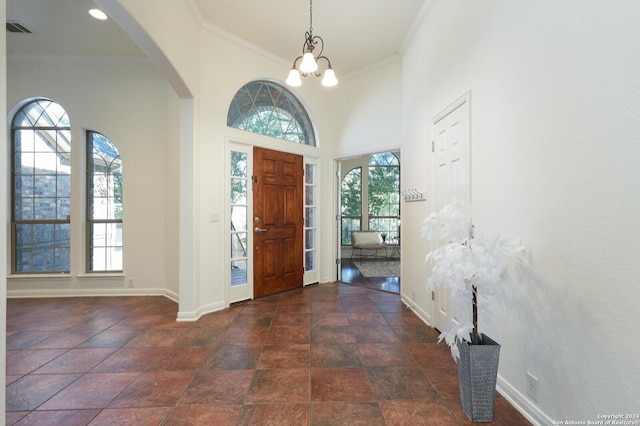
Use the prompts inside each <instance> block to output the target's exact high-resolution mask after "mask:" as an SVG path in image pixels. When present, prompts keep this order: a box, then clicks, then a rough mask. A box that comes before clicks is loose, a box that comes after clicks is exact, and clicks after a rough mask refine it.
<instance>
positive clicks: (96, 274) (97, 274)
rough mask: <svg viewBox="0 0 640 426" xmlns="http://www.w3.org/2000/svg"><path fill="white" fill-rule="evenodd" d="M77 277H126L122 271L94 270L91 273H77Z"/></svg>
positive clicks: (84, 278)
mask: <svg viewBox="0 0 640 426" xmlns="http://www.w3.org/2000/svg"><path fill="white" fill-rule="evenodd" d="M76 278H80V279H83V280H86V279H92V278H93V279H103V278H124V274H123V273H122V272H93V273H90V274H87V273H84V274H79V275H76Z"/></svg>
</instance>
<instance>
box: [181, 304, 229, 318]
mask: <svg viewBox="0 0 640 426" xmlns="http://www.w3.org/2000/svg"><path fill="white" fill-rule="evenodd" d="M226 308H227V306H225V304H224V303H223V302H216V303H211V304H209V305H204V306H201V307H199V308H198V309H197V310H196V311H195V312H178V316H177V317H176V321H177V322H193V321H198V320H199V319H200V318H201V317H202V316H203V315H206V314H211V313H213V312H218V311H222V310H224V309H226Z"/></svg>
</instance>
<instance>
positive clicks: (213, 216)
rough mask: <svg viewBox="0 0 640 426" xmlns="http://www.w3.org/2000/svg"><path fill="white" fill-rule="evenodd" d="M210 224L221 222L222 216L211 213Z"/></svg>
mask: <svg viewBox="0 0 640 426" xmlns="http://www.w3.org/2000/svg"><path fill="white" fill-rule="evenodd" d="M209 222H220V215H219V214H218V213H213V212H209Z"/></svg>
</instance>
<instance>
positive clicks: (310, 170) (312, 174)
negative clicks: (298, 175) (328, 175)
mask: <svg viewBox="0 0 640 426" xmlns="http://www.w3.org/2000/svg"><path fill="white" fill-rule="evenodd" d="M304 179H305V183H307V184H310V185H311V184H314V183H316V165H315V164H305V171H304Z"/></svg>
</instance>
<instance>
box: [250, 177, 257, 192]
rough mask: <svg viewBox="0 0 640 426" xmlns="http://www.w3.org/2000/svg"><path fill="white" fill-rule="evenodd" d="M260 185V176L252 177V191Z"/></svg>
mask: <svg viewBox="0 0 640 426" xmlns="http://www.w3.org/2000/svg"><path fill="white" fill-rule="evenodd" d="M257 183H258V176H253V175H252V176H251V190H252V191H253V187H254V186H255V185H256V184H257Z"/></svg>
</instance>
